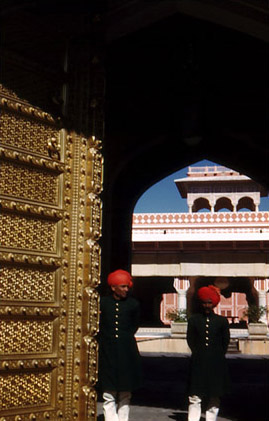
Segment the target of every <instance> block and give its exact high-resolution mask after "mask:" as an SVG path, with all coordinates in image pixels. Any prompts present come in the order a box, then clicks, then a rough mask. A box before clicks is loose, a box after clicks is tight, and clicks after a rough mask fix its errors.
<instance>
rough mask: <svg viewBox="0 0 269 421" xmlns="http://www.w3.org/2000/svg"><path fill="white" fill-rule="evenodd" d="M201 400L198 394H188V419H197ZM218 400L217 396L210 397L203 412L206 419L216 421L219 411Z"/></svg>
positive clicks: (192, 420) (199, 413)
mask: <svg viewBox="0 0 269 421" xmlns="http://www.w3.org/2000/svg"><path fill="white" fill-rule="evenodd" d="M201 402H202V399H201V398H200V397H199V396H196V395H192V396H189V409H188V421H199V420H200V417H201ZM219 404H220V400H219V398H218V397H210V398H209V401H208V405H207V409H206V413H205V419H206V421H216V420H217V416H218V412H219Z"/></svg>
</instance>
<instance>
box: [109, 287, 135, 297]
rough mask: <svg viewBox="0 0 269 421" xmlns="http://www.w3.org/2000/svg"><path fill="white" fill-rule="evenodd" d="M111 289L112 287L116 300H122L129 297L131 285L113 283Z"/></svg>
mask: <svg viewBox="0 0 269 421" xmlns="http://www.w3.org/2000/svg"><path fill="white" fill-rule="evenodd" d="M111 289H112V293H113V297H114V298H115V299H116V300H122V299H124V298H126V297H127V295H128V292H129V289H130V287H129V285H127V284H122V285H113V286H111Z"/></svg>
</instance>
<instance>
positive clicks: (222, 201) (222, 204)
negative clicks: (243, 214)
mask: <svg viewBox="0 0 269 421" xmlns="http://www.w3.org/2000/svg"><path fill="white" fill-rule="evenodd" d="M214 210H215V212H219V211H221V212H227V211H230V212H232V211H233V205H232V202H231V199H228V197H221V198H219V199H218V200H217V201H216V204H215V208H214Z"/></svg>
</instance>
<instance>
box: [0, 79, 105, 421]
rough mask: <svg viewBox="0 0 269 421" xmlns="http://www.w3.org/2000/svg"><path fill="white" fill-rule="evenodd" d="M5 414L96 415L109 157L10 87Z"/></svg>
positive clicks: (1, 308) (3, 200) (1, 143)
mask: <svg viewBox="0 0 269 421" xmlns="http://www.w3.org/2000/svg"><path fill="white" fill-rule="evenodd" d="M0 115H1V122H0V123H1V130H0V160H1V162H0V172H1V174H0V236H1V246H0V276H1V283H0V354H1V360H0V420H3V421H18V420H19V421H29V420H35V421H44V420H51V421H58V420H64V421H71V420H80V421H84V420H87V421H93V420H96V400H97V393H96V391H95V389H94V387H95V384H96V381H97V374H98V373H97V366H98V364H97V361H98V360H97V352H98V344H97V341H96V339H95V335H96V333H97V332H98V317H99V296H98V293H97V292H96V290H95V288H96V287H97V285H98V284H99V282H100V256H101V250H100V246H99V244H98V241H99V239H100V236H101V223H102V203H101V200H100V197H99V195H100V193H101V190H102V174H103V158H102V155H101V152H100V150H101V142H100V141H99V140H97V139H95V137H94V136H92V137H90V138H87V139H86V138H83V137H81V136H80V135H77V134H76V133H69V134H68V133H67V132H66V131H65V130H63V129H60V128H58V127H57V122H55V121H54V120H53V118H52V117H51V116H49V115H48V114H46V113H44V112H42V110H39V109H37V108H35V107H32V106H31V105H30V104H27V103H25V101H21V100H20V99H19V98H18V97H17V96H16V95H15V94H14V93H12V92H10V91H8V90H7V89H2V90H1V86H0Z"/></svg>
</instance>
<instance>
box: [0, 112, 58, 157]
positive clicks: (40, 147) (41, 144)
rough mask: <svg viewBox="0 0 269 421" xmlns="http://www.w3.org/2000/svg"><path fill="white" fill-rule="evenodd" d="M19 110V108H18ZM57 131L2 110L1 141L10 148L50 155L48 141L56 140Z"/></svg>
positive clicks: (0, 121)
mask: <svg viewBox="0 0 269 421" xmlns="http://www.w3.org/2000/svg"><path fill="white" fill-rule="evenodd" d="M17 108H18V109H19V106H18V107H17ZM56 137H57V130H55V128H54V127H51V126H49V125H46V124H44V123H42V122H41V121H36V120H34V119H29V117H25V116H23V115H18V114H15V113H10V112H8V111H5V110H1V113H0V139H1V142H2V143H4V144H5V145H8V146H13V147H15V148H20V149H25V150H28V151H32V152H36V153H38V154H42V155H44V156H46V157H48V156H49V154H48V139H50V138H56Z"/></svg>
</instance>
